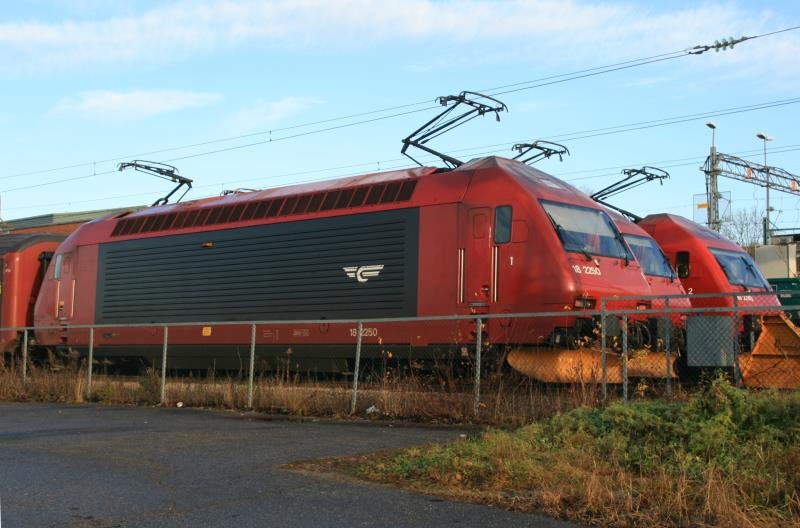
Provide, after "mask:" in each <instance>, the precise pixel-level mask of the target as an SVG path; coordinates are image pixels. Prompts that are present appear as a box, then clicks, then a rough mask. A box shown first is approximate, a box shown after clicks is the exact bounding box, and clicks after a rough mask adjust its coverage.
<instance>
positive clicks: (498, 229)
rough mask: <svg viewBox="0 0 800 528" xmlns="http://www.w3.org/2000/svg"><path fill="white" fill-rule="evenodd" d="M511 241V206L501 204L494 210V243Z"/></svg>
mask: <svg viewBox="0 0 800 528" xmlns="http://www.w3.org/2000/svg"><path fill="white" fill-rule="evenodd" d="M510 241H511V206H510V205H501V206H499V207H496V208H495V210H494V243H495V244H507V243H508V242H510Z"/></svg>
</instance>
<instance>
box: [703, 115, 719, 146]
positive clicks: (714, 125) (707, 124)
mask: <svg viewBox="0 0 800 528" xmlns="http://www.w3.org/2000/svg"><path fill="white" fill-rule="evenodd" d="M706 126H707V127H708V128H710V129H711V146H712V147H713V146H714V134H715V132H716V130H717V124H716V123H715V122H713V121H709V122H707V123H706Z"/></svg>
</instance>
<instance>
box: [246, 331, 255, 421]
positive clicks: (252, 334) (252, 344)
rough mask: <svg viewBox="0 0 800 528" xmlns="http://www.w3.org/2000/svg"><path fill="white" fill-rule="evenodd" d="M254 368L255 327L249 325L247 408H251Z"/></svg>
mask: <svg viewBox="0 0 800 528" xmlns="http://www.w3.org/2000/svg"><path fill="white" fill-rule="evenodd" d="M255 368H256V325H255V323H254V324H252V325H250V370H249V371H248V373H247V408H248V409H252V408H253V376H254V375H255V374H254V371H255Z"/></svg>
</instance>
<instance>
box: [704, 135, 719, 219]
mask: <svg viewBox="0 0 800 528" xmlns="http://www.w3.org/2000/svg"><path fill="white" fill-rule="evenodd" d="M706 126H707V127H708V128H710V129H711V151H710V156H709V157H710V158H711V166H710V168H709V169H710V170H709V172H708V174H706V202H707V203H708V227H709V228H711V229H713V230H714V231H719V228H720V225H719V189H718V188H717V177H718V176H719V165H718V160H717V147H716V144H715V139H716V137H715V136H716V131H717V125H716V123H714V122H713V121H709V122H708V123H706Z"/></svg>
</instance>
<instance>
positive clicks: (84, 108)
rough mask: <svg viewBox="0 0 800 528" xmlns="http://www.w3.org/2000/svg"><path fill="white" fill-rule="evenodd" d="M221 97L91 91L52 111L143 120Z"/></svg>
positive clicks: (136, 91) (85, 115)
mask: <svg viewBox="0 0 800 528" xmlns="http://www.w3.org/2000/svg"><path fill="white" fill-rule="evenodd" d="M219 99H220V96H219V95H217V94H213V93H204V92H183V91H178V90H163V91H146V90H134V91H130V92H113V91H92V92H82V93H80V94H79V95H78V96H77V97H73V98H65V99H62V100H60V101H59V102H58V103H56V105H55V107H54V108H53V112H55V113H62V114H78V115H81V116H84V117H92V118H100V119H144V118H147V117H151V116H154V115H157V114H163V113H165V112H173V111H175V110H182V109H185V108H194V107H198V106H206V105H209V104H211V103H214V102H216V101H218V100H219Z"/></svg>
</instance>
